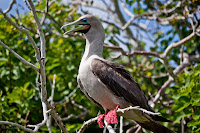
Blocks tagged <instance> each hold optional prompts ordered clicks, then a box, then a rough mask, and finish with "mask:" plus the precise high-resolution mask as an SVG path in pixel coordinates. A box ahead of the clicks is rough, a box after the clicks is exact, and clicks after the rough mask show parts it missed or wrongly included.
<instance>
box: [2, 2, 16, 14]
mask: <svg viewBox="0 0 200 133" xmlns="http://www.w3.org/2000/svg"><path fill="white" fill-rule="evenodd" d="M15 3H16V0H12V1H11V2H10V4H9V6H8V8H7V9H6V10H5V11H4V12H3V13H5V14H6V13H8V12H9V11H10V10H11V9H12V7H13V5H14V4H15Z"/></svg>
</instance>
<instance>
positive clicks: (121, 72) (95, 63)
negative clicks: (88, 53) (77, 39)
mask: <svg viewBox="0 0 200 133" xmlns="http://www.w3.org/2000/svg"><path fill="white" fill-rule="evenodd" d="M91 69H92V72H93V73H94V75H96V76H97V78H99V79H100V80H101V81H102V82H103V83H104V84H105V85H106V86H107V88H108V89H110V90H111V91H112V92H113V93H114V94H115V95H116V96H119V97H123V98H124V99H125V100H126V101H128V102H129V103H132V104H133V105H134V106H140V107H141V108H144V109H146V110H149V111H153V110H152V109H151V107H150V106H149V105H148V103H147V100H146V98H145V95H144V93H143V91H142V90H141V89H140V87H139V85H138V84H137V83H136V82H135V81H134V79H133V78H132V76H131V74H130V72H129V71H128V70H126V69H125V68H124V67H123V66H122V65H119V64H117V63H113V62H109V61H103V60H100V59H96V58H95V59H93V60H92V63H91Z"/></svg>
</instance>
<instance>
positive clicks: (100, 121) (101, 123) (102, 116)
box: [97, 115, 104, 128]
mask: <svg viewBox="0 0 200 133" xmlns="http://www.w3.org/2000/svg"><path fill="white" fill-rule="evenodd" d="M103 121H104V115H99V116H98V118H97V123H98V124H99V127H100V128H103V127H104V126H103Z"/></svg>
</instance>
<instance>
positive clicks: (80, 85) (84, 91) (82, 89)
mask: <svg viewBox="0 0 200 133" xmlns="http://www.w3.org/2000/svg"><path fill="white" fill-rule="evenodd" d="M78 84H79V87H80V89H81V91H82V92H83V93H84V94H85V96H86V97H87V98H88V99H89V100H90V101H92V102H93V103H94V104H96V105H97V106H99V107H101V108H102V106H101V105H100V104H99V103H98V102H96V101H95V100H94V99H93V98H92V97H90V96H89V95H88V93H87V92H86V90H85V89H84V88H83V85H82V83H81V80H80V79H79V78H78Z"/></svg>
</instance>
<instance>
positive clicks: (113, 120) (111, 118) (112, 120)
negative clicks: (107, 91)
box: [104, 105, 119, 125]
mask: <svg viewBox="0 0 200 133" xmlns="http://www.w3.org/2000/svg"><path fill="white" fill-rule="evenodd" d="M118 108H119V105H118V106H117V107H116V109H114V110H111V111H109V112H108V113H107V115H106V116H105V118H104V120H105V121H106V122H107V124H108V125H110V124H117V122H118V120H117V110H118Z"/></svg>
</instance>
